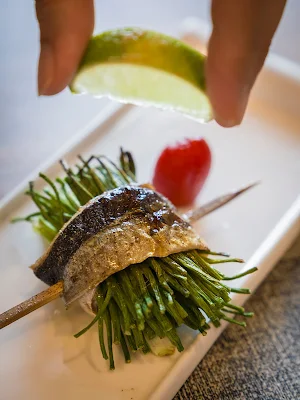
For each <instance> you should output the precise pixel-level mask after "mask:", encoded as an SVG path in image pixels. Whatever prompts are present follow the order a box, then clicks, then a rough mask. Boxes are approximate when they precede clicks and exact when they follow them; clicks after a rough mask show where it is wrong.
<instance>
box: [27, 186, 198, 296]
mask: <svg viewBox="0 0 300 400" xmlns="http://www.w3.org/2000/svg"><path fill="white" fill-rule="evenodd" d="M192 248H200V249H203V248H206V247H205V245H204V244H203V243H202V242H201V240H200V238H199V237H198V236H197V235H196V233H195V232H194V231H193V230H192V228H191V226H190V225H189V224H188V222H186V221H184V220H183V219H182V218H181V217H180V216H179V215H178V214H177V212H176V209H175V208H174V206H173V205H172V204H171V203H170V202H169V201H168V200H167V199H166V198H164V197H163V196H161V195H160V194H158V193H156V192H155V191H153V190H151V189H148V188H142V187H139V186H124V187H120V188H117V189H114V190H111V191H109V192H106V193H103V194H102V195H100V196H98V197H95V198H94V199H92V200H91V201H90V202H89V203H87V204H86V205H85V206H83V207H81V209H80V210H79V212H78V213H77V214H75V216H74V217H73V218H72V219H71V220H70V221H69V222H68V223H67V224H65V226H64V227H63V228H62V229H61V231H60V232H59V234H58V235H57V237H56V238H55V239H54V241H53V242H52V244H51V245H50V247H49V249H48V250H47V252H46V253H45V254H44V255H43V256H42V257H41V258H40V259H39V260H37V262H36V263H35V264H34V265H33V267H32V268H33V269H34V273H35V275H36V276H37V277H38V278H39V279H41V280H42V281H44V282H45V283H47V284H48V285H53V284H55V283H56V282H58V281H61V280H62V281H63V282H64V298H65V301H66V303H67V304H69V303H71V302H73V301H74V300H76V299H77V298H79V297H81V296H82V295H83V294H84V293H86V292H87V291H88V290H90V289H93V288H94V287H96V286H97V285H98V284H99V283H100V282H102V281H103V280H105V279H106V278H107V277H108V276H110V275H112V274H113V273H115V272H118V271H120V270H121V269H124V268H126V267H127V266H129V265H131V264H136V263H139V262H142V261H144V260H145V259H147V258H148V257H164V256H166V255H169V254H171V253H176V252H180V251H184V250H190V249H192Z"/></svg>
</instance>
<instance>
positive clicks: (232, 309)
mask: <svg viewBox="0 0 300 400" xmlns="http://www.w3.org/2000/svg"><path fill="white" fill-rule="evenodd" d="M61 165H62V167H63V169H64V171H65V173H66V176H65V177H64V178H57V179H56V182H55V183H54V182H52V181H51V180H50V179H49V178H48V177H47V176H45V175H44V174H40V177H41V178H42V179H44V181H45V182H46V183H47V184H48V187H47V188H45V189H44V190H43V191H42V192H37V191H36V190H35V189H34V185H33V183H32V182H31V183H30V184H29V190H28V191H27V194H28V195H29V196H30V197H31V198H32V200H33V201H34V203H35V204H36V206H37V207H38V209H39V211H38V212H35V213H33V214H31V215H28V216H27V217H26V218H23V220H26V221H30V222H32V223H33V226H34V229H35V230H36V231H37V232H38V233H39V234H41V235H42V236H44V237H45V238H46V239H47V240H49V241H51V240H52V239H53V238H54V237H55V236H56V234H57V232H58V231H59V230H60V229H61V228H62V226H63V225H64V224H65V223H66V222H67V221H68V220H69V219H70V218H71V217H72V216H73V215H74V214H75V213H76V212H77V210H78V208H79V207H80V206H82V205H84V204H86V203H87V202H88V201H89V200H91V199H92V198H94V197H95V196H98V195H100V194H102V193H104V192H105V191H107V190H111V189H114V188H117V187H119V186H124V185H127V184H134V183H136V178H135V165H134V161H133V158H132V156H131V154H130V153H129V152H124V151H123V150H121V155H120V166H117V165H116V164H114V163H113V162H111V161H110V160H108V159H107V158H106V157H103V156H101V157H96V156H92V157H90V158H89V159H88V160H84V159H83V158H82V157H81V156H79V164H78V165H76V169H75V170H74V169H71V168H70V167H68V166H67V164H66V163H65V162H63V161H61ZM17 220H18V221H19V220H22V219H17ZM215 256H218V258H215ZM225 262H242V260H240V259H234V258H228V256H227V255H226V254H224V253H213V252H204V251H200V250H193V251H188V252H181V253H178V254H172V255H170V256H168V257H164V258H149V259H147V260H145V261H144V262H142V263H141V264H135V265H131V266H129V267H128V268H126V269H125V270H123V271H120V272H117V273H116V274H114V275H112V276H110V277H109V278H107V279H106V280H105V281H104V282H102V283H101V284H99V285H98V288H97V314H96V316H95V318H94V319H93V321H91V323H90V324H89V325H88V326H87V327H86V328H84V329H83V330H82V331H80V332H79V333H77V334H76V335H75V337H79V336H81V335H82V334H84V333H85V332H86V331H87V330H88V329H89V328H91V327H92V326H93V325H94V324H95V323H98V331H99V343H100V349H101V352H102V355H103V358H104V359H106V360H107V359H109V365H110V368H111V369H114V368H115V365H114V357H113V343H114V344H115V345H120V346H121V348H122V351H123V353H124V358H125V362H127V363H128V362H130V361H131V356H130V354H131V352H134V351H137V350H141V351H142V352H143V353H148V352H150V351H151V340H152V339H154V338H156V337H159V338H164V337H166V338H168V340H169V341H170V342H171V343H172V344H173V345H174V346H175V347H176V348H177V349H178V351H182V350H183V349H184V348H183V345H182V343H181V340H180V337H179V335H178V333H177V331H176V328H177V327H179V326H180V325H187V326H189V327H190V328H192V329H194V330H197V331H199V332H200V333H201V334H202V335H206V333H207V330H208V329H209V324H208V321H211V323H212V324H213V325H215V326H219V325H220V323H221V320H225V321H228V322H231V323H235V324H238V325H241V326H245V325H246V324H245V322H244V321H237V320H235V319H233V318H231V317H230V315H231V316H232V315H236V314H237V315H240V316H243V317H251V316H252V313H249V312H245V310H244V308H242V307H238V306H235V305H233V304H231V303H230V301H231V299H230V293H231V292H238V293H245V294H247V293H249V291H248V290H247V289H233V288H230V287H229V286H227V285H225V283H224V282H223V281H228V280H231V279H237V278H240V277H241V276H243V275H246V274H249V273H252V272H254V271H255V270H256V268H252V269H251V270H248V271H246V272H244V273H243V274H240V275H237V276H234V277H226V276H224V274H222V273H221V272H219V271H218V270H217V269H216V268H215V267H214V265H215V264H219V263H225ZM104 325H105V326H106V340H105V338H104ZM107 349H108V351H107Z"/></svg>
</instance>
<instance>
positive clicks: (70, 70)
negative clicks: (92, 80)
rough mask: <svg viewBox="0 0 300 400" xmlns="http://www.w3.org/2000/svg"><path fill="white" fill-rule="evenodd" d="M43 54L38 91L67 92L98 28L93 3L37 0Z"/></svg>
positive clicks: (41, 54)
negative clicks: (95, 29)
mask: <svg viewBox="0 0 300 400" xmlns="http://www.w3.org/2000/svg"><path fill="white" fill-rule="evenodd" d="M36 14H37V19H38V21H39V25H40V42H41V51H40V59H39V68H38V92H39V94H40V95H52V94H56V93H58V92H60V91H61V90H63V89H64V88H65V87H66V86H67V85H68V83H69V82H70V80H71V79H72V76H73V75H74V73H75V71H76V69H77V66H78V64H79V62H80V59H81V57H82V54H83V52H84V50H85V48H86V45H87V42H88V40H89V38H90V36H91V34H92V32H93V28H94V6H93V0H36Z"/></svg>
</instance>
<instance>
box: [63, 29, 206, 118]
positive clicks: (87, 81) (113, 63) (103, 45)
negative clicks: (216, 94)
mask: <svg viewBox="0 0 300 400" xmlns="http://www.w3.org/2000/svg"><path fill="white" fill-rule="evenodd" d="M204 66H205V57H204V56H203V55H202V54H200V53H198V52H197V51H195V50H194V49H192V48H191V47H189V46H187V45H186V44H184V43H182V42H181V41H179V40H176V39H174V38H172V37H169V36H166V35H163V34H161V33H157V32H152V31H146V30H142V29H139V28H124V29H118V30H114V31H108V32H104V33H102V34H100V35H98V36H94V37H93V38H91V40H90V41H89V44H88V47H87V50H86V52H85V54H84V56H83V59H82V61H81V64H80V66H79V69H78V71H77V73H76V75H75V77H74V79H73V81H72V82H71V84H70V89H71V91H72V92H73V93H80V94H90V95H93V96H95V97H103V96H107V97H109V98H112V99H114V100H117V101H120V102H123V103H129V104H135V105H143V106H154V107H157V108H160V109H166V110H173V111H177V112H180V113H183V114H185V115H187V116H189V117H191V118H194V119H197V120H199V121H201V122H207V121H209V120H210V119H212V112H211V106H210V103H209V100H208V98H207V95H206V93H205V77H204Z"/></svg>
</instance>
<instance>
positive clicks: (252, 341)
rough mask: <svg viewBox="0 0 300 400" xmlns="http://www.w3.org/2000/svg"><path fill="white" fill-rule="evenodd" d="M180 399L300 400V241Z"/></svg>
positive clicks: (190, 380) (262, 285)
mask: <svg viewBox="0 0 300 400" xmlns="http://www.w3.org/2000/svg"><path fill="white" fill-rule="evenodd" d="M246 309H247V310H248V311H254V313H255V317H253V318H252V319H247V328H246V329H243V328H239V327H238V326H235V325H234V326H233V325H231V326H229V327H228V328H227V329H226V330H225V331H224V333H223V334H222V335H221V336H220V338H219V339H218V340H217V342H216V343H215V345H214V346H213V347H212V348H211V350H210V351H209V352H208V353H207V355H206V356H205V358H204V359H203V360H202V361H201V362H200V364H199V365H198V366H197V368H196V369H195V371H194V372H193V374H192V375H191V376H190V377H189V379H188V380H187V381H186V382H185V384H184V385H183V386H182V388H181V389H180V391H179V392H178V393H177V395H176V396H175V397H174V400H200V399H209V400H210V399H212V400H225V399H226V400H235V399H237V400H253V399H255V400H257V399H263V400H281V399H284V400H300V237H299V238H298V240H297V241H296V242H295V244H294V245H293V246H292V248H291V249H290V250H289V251H288V252H287V253H286V255H285V256H284V257H283V259H282V260H281V261H280V262H279V263H278V265H277V266H276V267H275V268H274V269H273V271H272V272H271V273H270V275H269V276H268V277H267V278H266V280H265V281H264V282H263V283H262V284H261V286H260V287H259V288H258V289H257V290H256V292H255V293H254V294H253V296H252V297H251V298H250V299H249V301H248V302H247V303H246Z"/></svg>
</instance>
